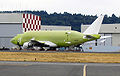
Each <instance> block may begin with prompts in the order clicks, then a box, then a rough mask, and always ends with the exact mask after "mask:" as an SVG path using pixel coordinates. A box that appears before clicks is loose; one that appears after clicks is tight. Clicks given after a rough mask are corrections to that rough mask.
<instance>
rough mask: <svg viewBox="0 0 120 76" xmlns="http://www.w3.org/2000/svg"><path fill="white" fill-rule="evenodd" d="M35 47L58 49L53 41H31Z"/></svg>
mask: <svg viewBox="0 0 120 76" xmlns="http://www.w3.org/2000/svg"><path fill="white" fill-rule="evenodd" d="M30 42H31V43H32V44H33V45H34V46H40V47H56V46H57V45H56V44H55V43H53V42H51V41H37V40H31V41H30Z"/></svg>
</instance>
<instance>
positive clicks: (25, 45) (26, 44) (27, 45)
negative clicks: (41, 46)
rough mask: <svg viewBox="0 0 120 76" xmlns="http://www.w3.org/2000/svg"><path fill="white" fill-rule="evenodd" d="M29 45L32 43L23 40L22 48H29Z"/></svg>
mask: <svg viewBox="0 0 120 76" xmlns="http://www.w3.org/2000/svg"><path fill="white" fill-rule="evenodd" d="M30 47H32V43H30V42H25V43H24V44H23V49H28V48H30Z"/></svg>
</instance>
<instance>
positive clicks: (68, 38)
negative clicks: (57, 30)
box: [65, 32, 71, 44]
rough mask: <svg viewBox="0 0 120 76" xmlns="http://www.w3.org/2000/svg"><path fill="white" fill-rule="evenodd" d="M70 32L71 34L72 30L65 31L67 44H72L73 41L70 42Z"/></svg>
mask: <svg viewBox="0 0 120 76" xmlns="http://www.w3.org/2000/svg"><path fill="white" fill-rule="evenodd" d="M70 34H71V32H66V33H65V35H66V37H65V38H66V39H65V43H67V44H70V43H71V42H70Z"/></svg>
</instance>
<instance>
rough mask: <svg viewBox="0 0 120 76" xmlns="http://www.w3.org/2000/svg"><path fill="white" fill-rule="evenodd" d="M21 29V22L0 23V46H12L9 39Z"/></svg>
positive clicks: (19, 32)
mask: <svg viewBox="0 0 120 76" xmlns="http://www.w3.org/2000/svg"><path fill="white" fill-rule="evenodd" d="M22 31H23V30H22V24H21V23H4V24H2V23H0V47H3V46H4V47H9V48H11V47H13V44H12V43H11V42H10V40H11V39H12V38H13V37H14V36H16V35H17V34H21V33H22Z"/></svg>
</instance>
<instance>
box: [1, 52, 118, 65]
mask: <svg viewBox="0 0 120 76" xmlns="http://www.w3.org/2000/svg"><path fill="white" fill-rule="evenodd" d="M0 61H37V62H73V63H74V62H75V63H120V54H119V53H118V54H111V53H109V54H106V53H105V54H104V53H66V52H65V53H64V52H63V53H58V52H56V53H32V52H0Z"/></svg>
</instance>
